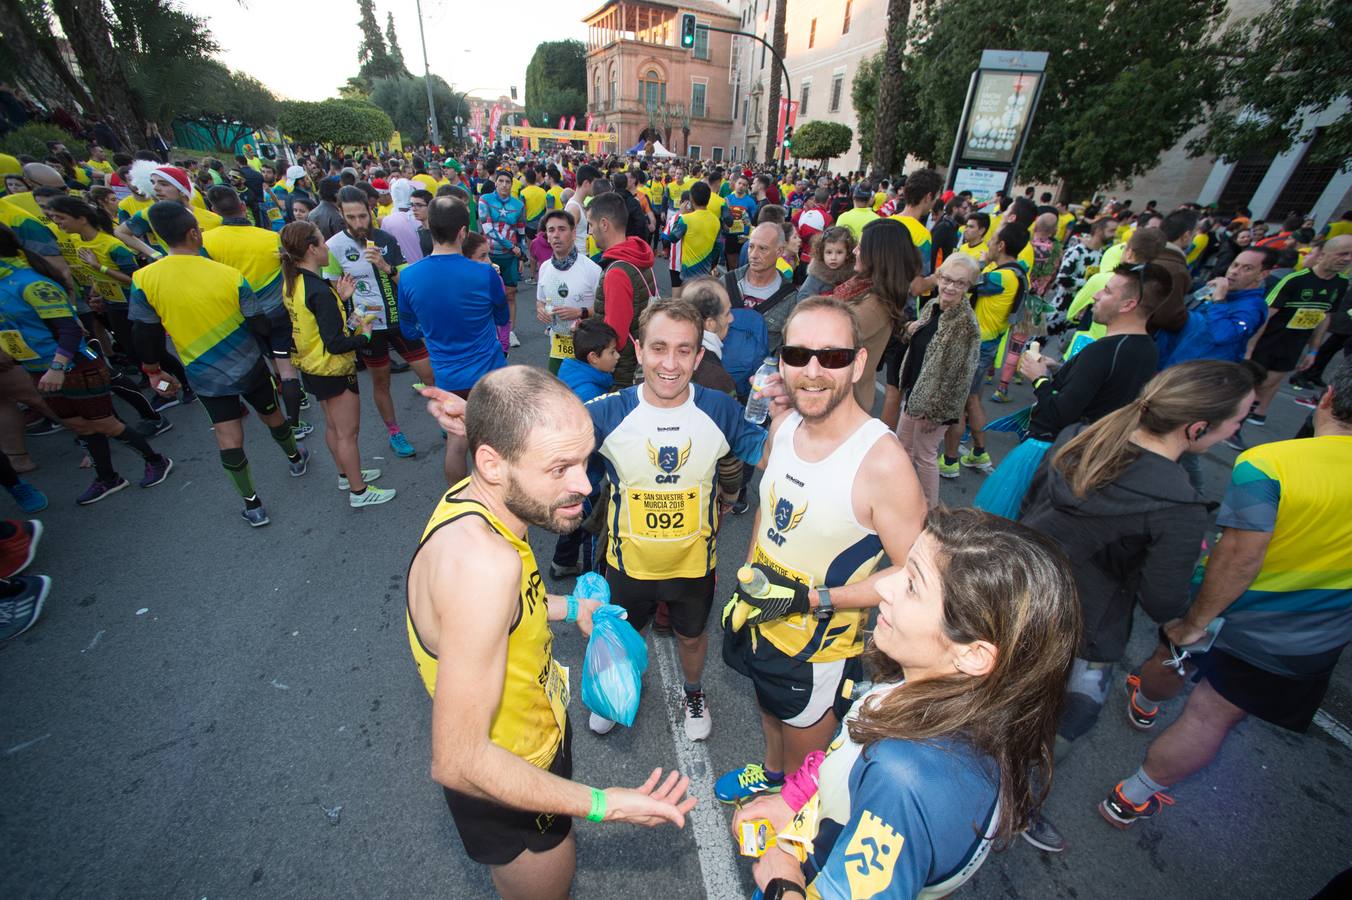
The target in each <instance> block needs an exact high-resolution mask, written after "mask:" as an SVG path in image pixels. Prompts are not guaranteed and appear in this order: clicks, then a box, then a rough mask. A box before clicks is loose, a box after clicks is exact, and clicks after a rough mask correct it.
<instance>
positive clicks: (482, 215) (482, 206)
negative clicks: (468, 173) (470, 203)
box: [476, 197, 489, 234]
mask: <svg viewBox="0 0 1352 900" xmlns="http://www.w3.org/2000/svg"><path fill="white" fill-rule="evenodd" d="M476 205H477V206H478V207H479V231H480V232H481V233H482V234H488V224H489V223H488V204H487V203H485V202H484V201H483V198H482V197H481V198H479V202H478V204H476Z"/></svg>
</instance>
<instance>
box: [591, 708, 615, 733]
mask: <svg viewBox="0 0 1352 900" xmlns="http://www.w3.org/2000/svg"><path fill="white" fill-rule="evenodd" d="M587 727H588V728H590V729H591V731H592V733H593V734H610V731H611V729H613V728H614V727H615V723H614V722H613V721H612V720H610V719H607V718H606V717H605V716H598V715H597V714H596V713H592V714H591V715H590V716H588V717H587Z"/></svg>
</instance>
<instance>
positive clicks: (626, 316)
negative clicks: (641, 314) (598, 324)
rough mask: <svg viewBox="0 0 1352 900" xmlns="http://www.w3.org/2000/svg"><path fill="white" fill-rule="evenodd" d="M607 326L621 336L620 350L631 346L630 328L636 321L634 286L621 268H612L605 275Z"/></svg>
mask: <svg viewBox="0 0 1352 900" xmlns="http://www.w3.org/2000/svg"><path fill="white" fill-rule="evenodd" d="M605 295H606V324H607V325H609V326H610V327H611V328H614V329H615V334H617V335H619V338H620V340H619V343H618V344H617V346H618V348H619V349H620V350H623V349H624V348H625V347H627V346H629V326H630V325H632V324H633V321H634V285H633V284H632V283H631V282H630V281H629V276H628V275H626V274H625V273H624V270H623V269H621V268H620V267H619V266H617V265H616V266H611V267H610V268H609V269H606V274H605Z"/></svg>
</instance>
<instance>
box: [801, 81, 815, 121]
mask: <svg viewBox="0 0 1352 900" xmlns="http://www.w3.org/2000/svg"><path fill="white" fill-rule="evenodd" d="M811 94H812V82H810V81H804V82H803V86H802V87H800V88H799V89H798V114H799V115H801V116H805V115H807V98H808V97H809V96H811Z"/></svg>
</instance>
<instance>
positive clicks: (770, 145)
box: [765, 0, 793, 161]
mask: <svg viewBox="0 0 1352 900" xmlns="http://www.w3.org/2000/svg"><path fill="white" fill-rule="evenodd" d="M788 14H789V0H775V25H774V32H773V36H772V37H771V40H770V45H771V46H773V47H774V48H775V56H776V58H775V59H774V60H771V62H770V102H769V107H770V108H769V109H768V110H767V112H768V113H769V114H770V120H769V125H768V127H767V128H766V130H765V159H766V161H773V160H774V158H775V154H776V153H777V152H778V149H779V133H778V132H779V97H780V93H779V87H780V84H782V81H781V79H783V78H784V77H785V73H784V71H783V69H782V68H781V67H780V65H779V60H781V59H783V58H784V46H785V44H786V43H787V40H788V39H787V38H786V37H785V35H784V21H785V19H786V17H787V16H788ZM789 90H793V87H792V86H790V87H789ZM789 99H793V98H792V97H790V98H789Z"/></svg>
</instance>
